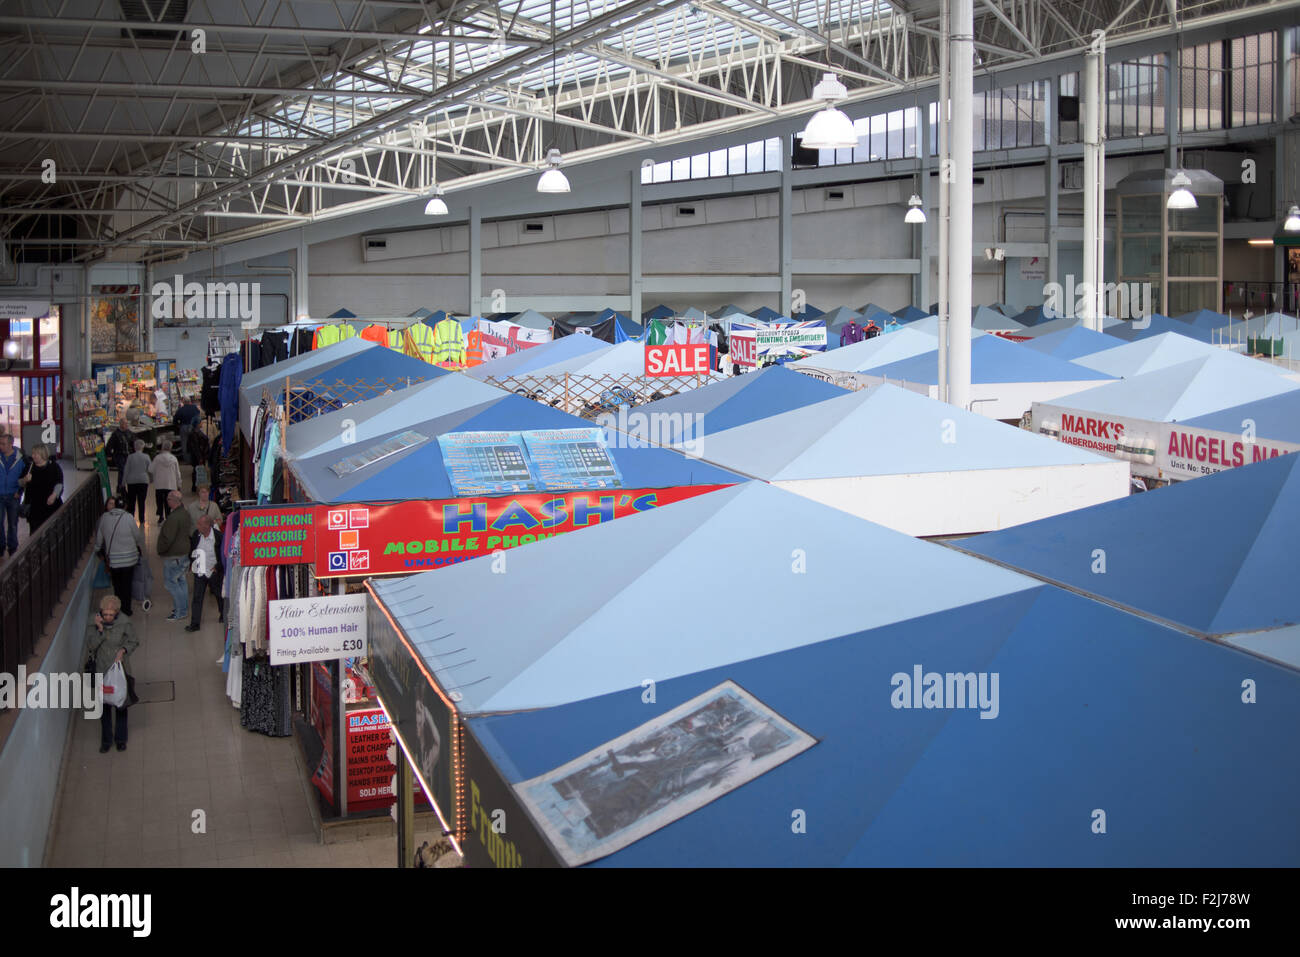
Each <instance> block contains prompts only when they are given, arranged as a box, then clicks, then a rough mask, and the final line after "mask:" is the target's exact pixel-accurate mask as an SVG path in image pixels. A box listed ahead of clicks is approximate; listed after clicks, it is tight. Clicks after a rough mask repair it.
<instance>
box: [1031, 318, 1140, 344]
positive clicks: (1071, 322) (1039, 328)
mask: <svg viewBox="0 0 1300 957" xmlns="http://www.w3.org/2000/svg"><path fill="white" fill-rule="evenodd" d="M1017 321H1020V320H1017ZM1120 322H1122V320H1120V319H1112V318H1111V317H1110V316H1102V318H1101V331H1102V332H1104V333H1106V334H1107V335H1110V330H1111V328H1112V327H1113V326H1115V325H1118V324H1119V323H1120ZM1075 328H1081V329H1086V328H1087V326H1085V325H1084V322H1083V320H1082V319H1077V318H1074V317H1071V316H1062V317H1061V318H1059V319H1045V320H1043V321H1042V322H1039V323H1035V324H1034V325H1032V326H1026V327H1025V328H1024V329H1023V330H1022V331H1021V332H1018V333H1017V335H1021V336H1028V337H1030V338H1031V339H1037V338H1038V337H1040V336H1046V335H1049V334H1051V333H1053V332H1060V331H1061V330H1062V329H1075ZM1113 344H1114V345H1118V343H1113Z"/></svg>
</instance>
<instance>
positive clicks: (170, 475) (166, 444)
mask: <svg viewBox="0 0 1300 957" xmlns="http://www.w3.org/2000/svg"><path fill="white" fill-rule="evenodd" d="M149 475H150V477H152V478H153V496H154V500H155V502H156V503H157V505H158V521H159V522H160V523H161V522H162V520H163V519H164V518H166V517H167V512H168V511H169V509H168V507H167V493H168V492H174V491H177V490H179V489H180V487H181V463H180V462H178V461H176V456H174V455H172V440H171V439H163V440H162V451H161V452H159V453H158V455H157V456H155V457H154V460H153V462H152V463H151V464H150V465H149Z"/></svg>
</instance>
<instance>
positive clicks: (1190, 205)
mask: <svg viewBox="0 0 1300 957" xmlns="http://www.w3.org/2000/svg"><path fill="white" fill-rule="evenodd" d="M1170 185H1171V186H1173V188H1174V191H1173V192H1172V193H1170V194H1169V201H1168V202H1167V203H1166V204H1165V205H1166V206H1167V207H1168V208H1169V209H1195V208H1196V197H1195V196H1193V195H1192V191H1191V190H1190V189H1188V188H1187V187H1189V186H1191V185H1192V181H1191V180H1190V179H1188V178H1187V174H1186V173H1184V172H1183V171H1182V170H1179V171H1178V172H1177V173H1175V174H1174V178H1173V180H1172V182H1171V183H1170Z"/></svg>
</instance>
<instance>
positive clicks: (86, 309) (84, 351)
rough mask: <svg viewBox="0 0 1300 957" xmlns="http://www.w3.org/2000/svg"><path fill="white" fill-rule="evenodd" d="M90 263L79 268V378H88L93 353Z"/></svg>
mask: <svg viewBox="0 0 1300 957" xmlns="http://www.w3.org/2000/svg"><path fill="white" fill-rule="evenodd" d="M90 270H91V266H90V263H86V264H84V265H83V266H82V267H81V297H80V298H81V378H83V379H89V378H90V357H91V354H92V353H93V352H94V351H95V345H94V342H93V341H92V340H91V337H90V307H91V304H90Z"/></svg>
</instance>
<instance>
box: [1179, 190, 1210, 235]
mask: <svg viewBox="0 0 1300 957" xmlns="http://www.w3.org/2000/svg"><path fill="white" fill-rule="evenodd" d="M1218 229H1219V198H1218V197H1217V196H1197V197H1196V208H1195V209H1171V210H1169V231H1170V232H1171V233H1217V232H1218Z"/></svg>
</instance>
